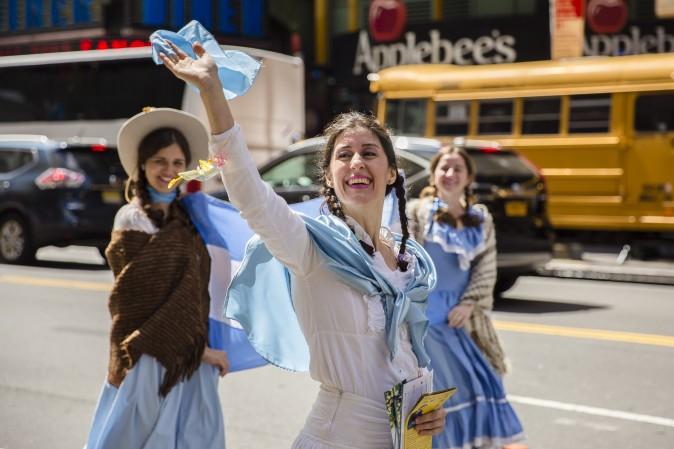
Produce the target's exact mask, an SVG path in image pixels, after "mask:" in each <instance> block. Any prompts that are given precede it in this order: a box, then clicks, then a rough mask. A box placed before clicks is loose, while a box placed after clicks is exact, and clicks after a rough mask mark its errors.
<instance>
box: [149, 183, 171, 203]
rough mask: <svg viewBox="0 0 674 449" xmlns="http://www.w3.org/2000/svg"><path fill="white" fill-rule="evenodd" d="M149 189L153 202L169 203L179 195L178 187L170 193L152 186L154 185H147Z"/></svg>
mask: <svg viewBox="0 0 674 449" xmlns="http://www.w3.org/2000/svg"><path fill="white" fill-rule="evenodd" d="M147 191H148V193H149V194H150V201H151V202H153V203H165V204H168V203H170V202H171V201H173V200H175V199H176V197H177V196H178V189H173V190H171V191H170V192H168V193H161V192H158V191H157V190H156V189H154V188H152V186H147Z"/></svg>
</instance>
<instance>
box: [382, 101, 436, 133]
mask: <svg viewBox="0 0 674 449" xmlns="http://www.w3.org/2000/svg"><path fill="white" fill-rule="evenodd" d="M426 104H427V103H426V100H421V99H414V100H387V101H386V125H387V126H388V127H390V128H391V130H392V131H393V134H398V135H407V136H423V135H424V134H425V132H426Z"/></svg>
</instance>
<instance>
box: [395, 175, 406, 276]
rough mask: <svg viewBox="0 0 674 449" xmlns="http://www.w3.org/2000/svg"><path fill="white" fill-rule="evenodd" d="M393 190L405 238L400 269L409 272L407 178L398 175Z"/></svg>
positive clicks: (399, 263)
mask: <svg viewBox="0 0 674 449" xmlns="http://www.w3.org/2000/svg"><path fill="white" fill-rule="evenodd" d="M393 188H395V190H396V197H397V198H398V215H400V228H401V232H402V234H403V238H402V240H401V241H400V249H399V250H398V267H400V271H407V268H408V265H409V263H408V262H407V260H406V259H405V249H406V248H407V240H408V239H409V238H410V230H409V225H408V223H407V212H406V209H407V199H405V177H404V176H403V175H401V174H400V173H398V176H396V180H395V182H394V183H393Z"/></svg>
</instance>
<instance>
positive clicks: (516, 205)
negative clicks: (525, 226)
mask: <svg viewBox="0 0 674 449" xmlns="http://www.w3.org/2000/svg"><path fill="white" fill-rule="evenodd" d="M527 212H528V207H527V203H526V201H508V202H507V203H506V204H505V213H506V215H507V216H509V217H525V216H526V215H527Z"/></svg>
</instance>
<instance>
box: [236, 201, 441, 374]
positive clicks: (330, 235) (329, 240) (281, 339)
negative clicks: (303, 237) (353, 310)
mask: <svg viewBox="0 0 674 449" xmlns="http://www.w3.org/2000/svg"><path fill="white" fill-rule="evenodd" d="M300 216H301V217H302V219H303V220H304V222H305V225H306V227H307V230H308V231H309V235H310V236H311V238H312V240H313V242H314V244H315V245H316V247H317V248H318V250H319V252H320V254H321V256H322V257H323V258H324V260H326V261H327V263H328V266H329V267H330V269H331V270H332V271H333V272H334V273H335V274H336V275H337V276H338V277H339V278H340V279H342V280H343V281H344V282H345V283H346V284H348V285H350V286H351V287H353V288H354V289H356V290H357V291H359V292H360V293H362V294H366V295H379V296H380V298H381V301H382V305H383V307H384V312H385V314H386V342H387V344H388V347H389V350H390V352H391V358H393V357H394V356H395V354H396V351H397V349H398V328H399V326H400V325H402V324H404V323H406V324H407V326H408V329H409V335H410V340H411V343H412V349H413V351H414V353H415V355H416V356H417V360H418V361H419V365H420V366H428V363H429V357H428V354H427V353H426V350H425V349H424V346H423V339H424V336H425V335H426V330H427V328H428V320H427V319H426V313H425V309H426V301H427V299H428V293H429V291H430V290H431V289H433V287H434V286H435V282H436V273H435V266H434V265H433V262H432V261H431V259H430V257H429V256H428V254H427V253H426V251H425V250H424V249H423V248H422V247H421V246H420V245H419V244H417V243H416V242H414V241H412V240H408V242H407V248H408V249H407V251H408V252H409V254H410V255H412V256H414V257H415V258H416V261H417V262H416V266H415V270H414V279H413V280H412V281H410V283H409V285H408V286H407V287H406V289H405V290H404V291H400V290H398V289H397V288H396V287H394V286H393V285H391V283H390V282H389V281H388V280H387V279H386V278H385V277H384V276H383V275H381V274H380V273H379V272H378V271H377V270H376V269H375V267H374V265H373V261H372V257H370V256H369V255H368V254H367V253H366V252H365V251H364V250H363V248H362V246H361V245H360V242H359V241H358V239H357V238H356V236H355V235H354V233H353V232H352V231H351V229H350V228H349V227H348V226H347V224H346V223H344V222H343V221H342V220H340V219H339V218H336V217H334V216H332V215H322V216H320V217H318V218H310V217H308V216H305V215H301V214H300ZM395 238H396V240H400V236H399V235H395ZM225 315H226V316H227V317H228V318H232V319H235V320H237V321H238V322H239V323H241V325H242V327H243V329H244V330H245V331H246V333H247V334H248V339H249V340H250V342H251V344H252V345H253V347H254V348H255V350H256V351H257V352H258V354H260V355H261V356H262V357H264V358H265V359H267V360H268V361H269V362H270V363H272V364H274V365H277V366H280V367H282V368H286V369H289V370H293V371H306V370H308V369H309V349H308V347H307V343H306V341H305V339H304V335H303V334H302V331H301V330H300V326H299V323H298V321H297V316H296V315H295V311H294V309H293V304H292V276H291V274H290V272H289V271H288V269H287V268H285V267H284V266H283V265H282V264H281V262H279V261H278V260H276V259H275V258H274V257H273V256H272V255H271V254H270V253H269V250H267V247H266V246H265V245H264V243H263V242H262V240H260V238H259V237H258V236H255V237H253V238H252V239H251V240H250V241H249V242H248V245H247V247H246V255H245V258H244V260H243V262H242V264H241V267H240V269H239V271H238V272H237V273H236V275H235V276H234V279H233V280H232V283H231V285H230V287H229V291H228V294H227V305H226V310H225Z"/></svg>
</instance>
